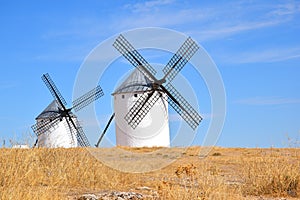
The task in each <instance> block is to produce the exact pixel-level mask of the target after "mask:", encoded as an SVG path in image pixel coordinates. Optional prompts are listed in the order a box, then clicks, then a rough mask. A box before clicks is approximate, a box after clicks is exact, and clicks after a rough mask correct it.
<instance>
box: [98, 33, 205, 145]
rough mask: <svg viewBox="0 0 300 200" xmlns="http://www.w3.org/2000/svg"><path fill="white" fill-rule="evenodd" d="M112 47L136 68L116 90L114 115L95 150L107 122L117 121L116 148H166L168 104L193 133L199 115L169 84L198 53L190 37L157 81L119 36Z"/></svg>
mask: <svg viewBox="0 0 300 200" xmlns="http://www.w3.org/2000/svg"><path fill="white" fill-rule="evenodd" d="M113 46H114V47H115V48H116V49H117V50H118V51H119V52H120V53H121V54H122V55H123V56H124V57H125V58H126V59H127V60H128V61H129V62H130V63H131V64H132V65H133V66H134V67H135V68H136V70H135V71H134V72H133V73H132V74H131V75H130V76H129V77H128V78H127V79H126V80H125V81H124V82H123V83H122V84H121V85H120V86H119V87H118V88H117V89H116V90H115V92H114V93H113V96H114V111H115V113H114V114H113V115H112V116H111V118H110V120H109V122H108V124H107V126H106V127H105V129H104V131H103V133H102V135H101V137H100V139H99V140H98V143H97V144H96V146H99V144H100V141H101V139H102V138H103V136H104V134H105V132H106V130H107V128H108V126H109V124H110V122H111V121H112V119H113V118H114V117H116V123H115V124H116V141H117V145H125V146H133V147H140V146H169V145H170V134H169V126H168V109H167V107H168V104H169V105H171V106H172V108H173V109H174V110H175V111H176V112H177V113H178V114H179V115H180V116H181V117H182V118H183V119H184V120H185V121H186V122H187V124H188V125H189V126H190V127H191V128H192V129H194V130H195V129H196V128H197V127H198V125H199V123H200V122H201V120H202V117H201V116H200V115H199V114H198V112H197V111H196V110H195V109H194V108H193V107H192V106H191V105H190V104H189V103H188V101H187V100H186V99H185V98H184V97H183V96H182V95H181V94H180V93H179V92H178V91H177V90H176V89H175V87H174V86H173V85H172V84H171V82H172V80H173V79H174V78H175V76H176V75H177V74H178V73H179V72H180V70H181V69H182V68H183V67H184V66H185V65H186V63H187V62H188V61H189V60H190V58H191V57H192V56H193V55H194V54H195V52H196V51H197V50H198V49H199V46H198V45H197V44H196V42H194V41H193V40H192V39H191V38H190V37H189V38H187V40H186V41H185V42H184V43H183V44H182V46H181V47H180V48H179V49H178V51H177V52H176V53H175V54H174V55H173V57H172V58H171V59H170V61H169V62H168V63H167V65H166V66H165V67H164V69H163V72H164V77H163V78H162V79H157V78H156V77H155V74H156V71H155V69H154V68H153V67H152V66H151V65H150V64H149V63H148V62H147V61H146V60H145V59H144V58H143V57H142V56H141V55H140V54H139V52H138V51H137V50H136V49H135V48H134V47H133V46H132V45H131V44H130V43H129V42H128V41H127V40H126V39H125V37H124V36H122V35H120V36H119V37H118V38H117V39H116V40H115V42H114V44H113Z"/></svg>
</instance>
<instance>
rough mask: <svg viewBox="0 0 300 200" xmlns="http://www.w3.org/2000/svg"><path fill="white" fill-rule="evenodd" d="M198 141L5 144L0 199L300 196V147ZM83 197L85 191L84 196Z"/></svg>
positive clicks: (0, 154)
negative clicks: (206, 148)
mask: <svg viewBox="0 0 300 200" xmlns="http://www.w3.org/2000/svg"><path fill="white" fill-rule="evenodd" d="M201 150H203V149H201V148H200V147H190V148H187V149H182V148H121V147H118V148H107V149H105V148H103V149H92V148H91V149H83V148H74V149H44V148H40V149H5V148H2V149H0V199H79V198H80V196H82V194H86V193H90V194H100V193H103V192H106V193H109V192H114V191H119V192H124V191H125V192H128V191H130V192H135V193H139V194H141V195H144V199H278V198H279V197H285V198H286V199H297V198H300V149H299V148H298V149H297V148H294V149H292V148H291V149H276V148H270V149H258V148H255V149H242V148H219V147H215V148H213V149H212V150H211V151H210V153H209V154H208V156H206V157H199V153H200V151H201ZM81 199H82V198H81Z"/></svg>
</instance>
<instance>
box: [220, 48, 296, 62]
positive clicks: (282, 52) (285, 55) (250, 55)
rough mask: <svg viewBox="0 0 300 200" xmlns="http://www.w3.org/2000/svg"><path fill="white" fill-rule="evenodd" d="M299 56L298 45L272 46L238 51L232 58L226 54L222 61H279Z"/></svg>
mask: <svg viewBox="0 0 300 200" xmlns="http://www.w3.org/2000/svg"><path fill="white" fill-rule="evenodd" d="M299 58H300V48H299V47H294V48H292V47H289V48H288V47H285V48H284V47H282V48H278V49H275V48H272V49H266V50H261V51H259V50H256V51H251V52H243V53H238V55H236V56H235V57H234V58H233V57H232V56H227V58H224V59H223V61H224V62H227V63H237V64H239V63H257V62H260V63H262V62H263V63H270V62H280V61H285V60H291V59H299Z"/></svg>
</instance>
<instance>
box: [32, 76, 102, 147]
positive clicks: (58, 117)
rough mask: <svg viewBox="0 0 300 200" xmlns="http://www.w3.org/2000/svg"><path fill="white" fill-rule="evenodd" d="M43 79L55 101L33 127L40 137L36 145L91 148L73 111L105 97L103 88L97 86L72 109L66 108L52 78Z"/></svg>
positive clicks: (76, 102)
mask: <svg viewBox="0 0 300 200" xmlns="http://www.w3.org/2000/svg"><path fill="white" fill-rule="evenodd" d="M42 79H43V81H44V83H45V84H46V86H47V87H48V89H49V90H50V92H51V94H52V96H53V97H54V99H55V100H53V101H52V102H51V103H50V104H49V105H48V106H47V107H46V109H45V110H44V111H43V112H42V113H41V114H40V115H38V116H37V118H36V124H35V125H33V126H32V129H33V131H34V132H35V134H36V135H37V137H38V139H37V142H36V145H38V146H39V147H65V148H68V147H77V146H83V147H86V146H90V144H89V141H88V139H87V137H86V135H85V134H84V132H83V129H82V127H81V126H80V124H79V122H78V120H77V117H76V116H75V115H74V114H73V113H72V112H71V110H72V109H74V110H75V111H79V110H80V109H82V108H84V107H85V106H87V105H89V104H90V103H92V102H93V101H95V100H96V99H98V98H100V97H101V96H103V95H104V94H103V91H102V89H101V87H100V86H97V87H96V88H94V89H93V90H91V91H89V92H88V93H86V94H85V95H83V96H81V97H79V98H78V99H77V100H75V101H73V107H72V108H66V107H65V106H66V105H67V103H66V101H65V99H64V98H63V97H62V95H61V94H60V92H59V91H58V89H57V87H56V86H55V84H54V82H53V81H52V79H51V78H50V76H49V75H48V74H44V75H43V76H42Z"/></svg>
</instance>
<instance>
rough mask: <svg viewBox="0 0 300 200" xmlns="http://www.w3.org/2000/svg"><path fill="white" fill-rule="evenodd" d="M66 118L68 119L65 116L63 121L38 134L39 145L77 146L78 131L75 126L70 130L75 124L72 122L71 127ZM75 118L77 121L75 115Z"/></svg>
mask: <svg viewBox="0 0 300 200" xmlns="http://www.w3.org/2000/svg"><path fill="white" fill-rule="evenodd" d="M44 120H47V119H44ZM66 120H67V119H66V118H63V119H62V121H60V122H59V123H57V124H55V126H53V127H51V128H50V129H49V130H47V131H45V132H44V133H42V134H40V135H39V136H38V147H49V148H56V147H64V148H71V147H77V138H76V131H75V129H74V128H73V129H72V130H70V128H71V127H73V126H72V125H71V123H70V127H69V125H68V123H67V121H66ZM73 120H74V121H75V120H77V119H76V118H74V117H73ZM75 122H76V121H75ZM37 123H39V122H37Z"/></svg>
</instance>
